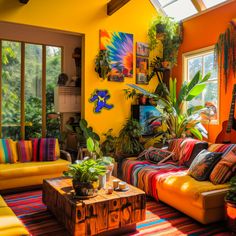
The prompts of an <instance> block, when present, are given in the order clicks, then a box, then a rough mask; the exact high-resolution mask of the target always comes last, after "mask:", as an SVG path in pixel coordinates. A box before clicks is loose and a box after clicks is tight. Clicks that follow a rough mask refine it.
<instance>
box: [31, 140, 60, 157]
mask: <svg viewBox="0 0 236 236" xmlns="http://www.w3.org/2000/svg"><path fill="white" fill-rule="evenodd" d="M32 148H33V161H55V160H57V156H56V139H55V138H41V139H32Z"/></svg>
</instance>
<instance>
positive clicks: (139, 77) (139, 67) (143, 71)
mask: <svg viewBox="0 0 236 236" xmlns="http://www.w3.org/2000/svg"><path fill="white" fill-rule="evenodd" d="M148 68H149V60H148V58H144V57H136V84H148Z"/></svg>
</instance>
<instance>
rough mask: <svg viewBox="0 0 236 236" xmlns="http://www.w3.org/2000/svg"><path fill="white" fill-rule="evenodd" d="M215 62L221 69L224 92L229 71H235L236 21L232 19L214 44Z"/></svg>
mask: <svg viewBox="0 0 236 236" xmlns="http://www.w3.org/2000/svg"><path fill="white" fill-rule="evenodd" d="M214 51H215V63H217V62H218V65H219V68H220V69H223V76H224V83H225V92H226V91H227V86H228V80H229V76H230V74H231V73H233V74H234V76H235V72H236V23H235V22H234V21H233V20H232V21H231V22H230V25H229V27H228V28H227V30H226V31H225V32H224V33H222V34H220V36H219V38H218V41H217V43H216V44H215V49H214Z"/></svg>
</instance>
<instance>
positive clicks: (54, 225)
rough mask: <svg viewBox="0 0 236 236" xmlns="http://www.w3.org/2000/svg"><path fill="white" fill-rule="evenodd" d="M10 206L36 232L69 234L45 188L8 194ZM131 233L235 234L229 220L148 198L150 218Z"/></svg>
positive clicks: (41, 233) (205, 235) (35, 233)
mask: <svg viewBox="0 0 236 236" xmlns="http://www.w3.org/2000/svg"><path fill="white" fill-rule="evenodd" d="M4 199H5V201H6V202H7V204H8V206H9V207H11V209H12V210H13V211H14V212H15V214H16V215H17V216H18V218H19V219H20V220H21V221H22V222H23V223H24V224H25V226H26V227H27V229H28V230H29V232H30V233H31V234H32V235H33V236H36V235H43V236H50V235H53V236H67V235H68V233H67V232H66V230H65V229H64V227H63V226H62V225H61V224H60V223H58V222H57V220H56V219H55V217H54V216H53V215H52V214H51V213H50V212H49V211H48V210H47V207H46V206H45V205H44V204H43V203H42V191H41V190H38V191H30V192H25V193H18V194H12V195H7V196H4ZM130 235H166V236H172V235H173V236H176V235H192V236H197V235H204V236H207V235H217V236H223V235H225V236H226V235H231V234H230V233H229V232H227V229H226V227H225V223H224V222H222V223H215V224H210V225H207V226H204V225H201V224H200V223H198V222H196V221H195V220H193V219H191V218H189V217H187V216H186V215H184V214H182V213H181V212H179V211H177V210H175V209H174V208H171V207H169V206H167V205H165V204H164V203H161V202H157V201H153V200H148V201H147V213H146V220H145V221H143V222H141V223H139V224H138V225H137V232H135V233H133V234H130Z"/></svg>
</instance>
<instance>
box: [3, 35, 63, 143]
mask: <svg viewBox="0 0 236 236" xmlns="http://www.w3.org/2000/svg"><path fill="white" fill-rule="evenodd" d="M3 41H9V42H17V43H20V47H21V49H20V50H21V75H20V77H21V96H20V98H21V101H20V102H21V111H20V112H21V114H20V117H21V120H20V125H21V127H20V129H21V131H20V137H21V139H22V140H24V139H25V44H34V45H40V46H42V132H41V134H42V138H45V137H46V116H47V111H46V82H47V81H46V77H47V76H46V70H47V68H46V63H47V54H46V48H47V47H58V48H61V73H62V72H63V71H64V47H63V46H60V45H53V44H50V45H49V44H45V43H44V44H43V43H35V42H29V41H20V40H12V39H5V38H0V56H1V57H2V42H3ZM1 89H2V60H0V90H1ZM0 101H2V94H1V93H0ZM0 138H2V102H0Z"/></svg>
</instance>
